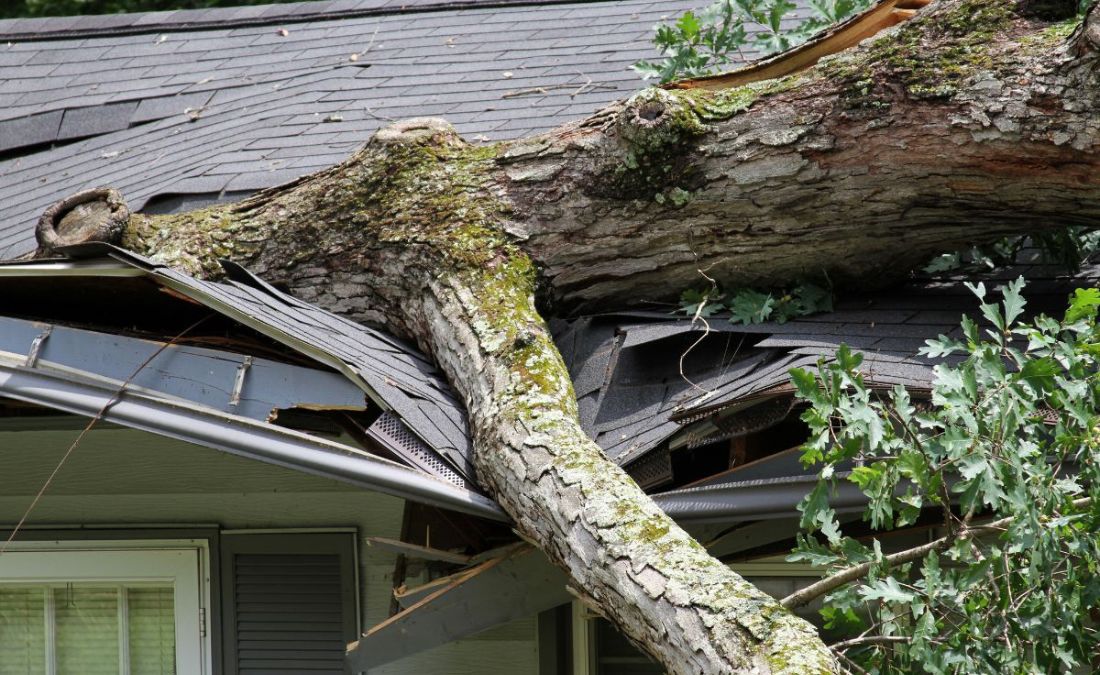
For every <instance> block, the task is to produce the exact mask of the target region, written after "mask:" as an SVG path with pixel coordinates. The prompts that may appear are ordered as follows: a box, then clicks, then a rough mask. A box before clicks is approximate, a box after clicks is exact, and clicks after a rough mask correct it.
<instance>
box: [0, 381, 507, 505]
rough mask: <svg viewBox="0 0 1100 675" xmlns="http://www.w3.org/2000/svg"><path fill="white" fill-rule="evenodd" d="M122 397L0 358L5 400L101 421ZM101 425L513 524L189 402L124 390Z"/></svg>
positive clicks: (387, 465)
mask: <svg viewBox="0 0 1100 675" xmlns="http://www.w3.org/2000/svg"><path fill="white" fill-rule="evenodd" d="M117 393H118V389H117V387H112V386H105V385H104V384H102V383H98V382H94V381H83V380H76V379H75V378H73V377H72V376H71V375H70V376H64V377H63V376H58V375H54V374H51V373H46V372H43V371H40V370H35V369H31V368H25V367H23V366H21V365H14V364H12V363H11V362H10V361H7V360H0V395H2V396H7V397H9V398H13V399H18V400H20V401H25V402H28V403H34V404H37V405H41V406H46V407H49V408H54V409H57V410H63V411H65V412H68V413H72V414H75V415H82V416H85V417H95V416H96V415H97V414H98V413H99V412H100V410H102V409H103V407H104V406H105V405H106V404H107V403H108V402H109V401H111V400H112V399H113V398H114V397H115V395H116V394H117ZM102 419H104V420H105V421H108V422H114V423H116V424H121V425H123V426H127V427H130V428H133V429H138V430H141V431H148V432H150V433H154V434H159V435H161V436H167V437H169V438H174V439H177V440H181V441H185V442H189V443H195V444H197V445H202V446H205V447H208V448H213V449H215V450H221V451H223V452H227V453H229V454H232V455H237V456H239V457H245V458H248V459H253V460H257V461H261V462H265V463H267V464H274V465H276V466H281V467H284V468H288V469H293V470H296V471H302V472H305V473H309V474H313V475H315V476H321V477H324V478H331V479H334V480H338V481H341V482H343V483H347V484H350V485H354V486H357V487H360V488H364V489H367V490H372V491H376V492H383V493H386V494H390V495H393V496H395V497H401V498H403V499H410V500H412V501H416V502H420V503H423V504H429V505H431V506H437V507H440V508H445V509H451V510H453V511H460V512H463V513H468V514H470V515H474V516H480V517H482V518H488V519H491V520H497V521H501V522H508V520H509V518H508V516H507V515H505V513H504V512H503V511H502V510H501V508H500V507H499V506H498V505H497V504H496V503H495V502H493V501H492V500H490V499H488V498H486V497H483V496H481V495H479V494H477V493H474V492H471V491H469V490H464V489H462V488H460V487H457V486H455V485H452V484H450V483H446V482H444V481H442V480H437V479H435V478H432V477H430V476H427V475H425V474H423V473H421V472H419V471H415V470H413V469H409V468H407V467H405V466H402V465H400V464H397V463H396V462H391V461H389V460H386V459H382V458H380V457H375V456H374V455H370V454H368V453H365V452H363V453H361V452H358V451H356V450H355V449H353V448H349V447H347V446H344V445H341V444H338V443H332V442H330V441H326V440H324V439H320V438H316V437H314V436H310V435H308V434H304V433H301V432H298V431H294V430H291V429H285V428H283V427H276V426H274V425H270V424H265V423H262V422H257V421H255V420H251V419H248V418H244V417H238V416H236V415H230V414H226V413H223V412H221V411H215V410H212V409H208V408H205V407H202V406H195V405H191V404H188V403H187V402H184V401H169V400H165V399H160V398H155V397H150V396H145V395H143V394H139V393H136V392H133V391H126V392H125V393H123V394H122V395H121V396H120V397H119V400H118V401H117V402H115V403H114V404H112V405H111V406H110V407H108V409H107V411H106V412H105V413H104V414H103V416H102Z"/></svg>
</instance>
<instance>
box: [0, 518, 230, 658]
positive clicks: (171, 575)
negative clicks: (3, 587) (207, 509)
mask: <svg viewBox="0 0 1100 675" xmlns="http://www.w3.org/2000/svg"><path fill="white" fill-rule="evenodd" d="M67 582H73V583H81V584H86V583H90V584H104V585H116V586H118V585H140V584H145V583H149V584H165V583H167V584H171V585H172V588H173V599H174V604H175V615H176V622H175V623H176V672H177V673H180V675H190V674H192V673H194V674H195V675H210V673H212V662H213V654H212V650H211V645H210V639H211V632H212V631H210V630H209V629H208V616H207V615H208V608H209V607H210V556H209V551H208V545H207V542H206V540H202V539H189V540H172V541H26V542H13V543H12V545H11V547H10V548H9V549H8V550H7V551H6V552H5V553H4V554H3V555H0V583H3V584H27V585H35V584H39V585H41V584H59V583H60V584H63V583H67ZM48 648H49V647H47V649H48Z"/></svg>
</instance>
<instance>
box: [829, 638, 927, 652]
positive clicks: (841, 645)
mask: <svg viewBox="0 0 1100 675" xmlns="http://www.w3.org/2000/svg"><path fill="white" fill-rule="evenodd" d="M912 641H913V639H912V638H910V637H908V636H905V635H864V636H861V637H857V638H852V639H851V640H844V641H842V642H834V643H833V644H831V645H829V649H832V650H833V651H842V650H845V649H851V648H852V647H862V646H863V645H874V644H882V643H890V642H912Z"/></svg>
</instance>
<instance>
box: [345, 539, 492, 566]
mask: <svg viewBox="0 0 1100 675" xmlns="http://www.w3.org/2000/svg"><path fill="white" fill-rule="evenodd" d="M367 545H368V546H374V547H376V548H380V549H382V550H385V551H390V552H393V553H398V554H401V555H406V556H408V557H410V558H416V559H417V560H435V561H438V562H448V563H454V564H455V565H468V564H470V561H471V557H470V556H468V555H463V554H462V553H454V552H452V551H443V550H441V549H438V548H430V547H428V546H420V545H418V544H410V543H408V542H404V541H398V540H397V539H387V538H386V537H367Z"/></svg>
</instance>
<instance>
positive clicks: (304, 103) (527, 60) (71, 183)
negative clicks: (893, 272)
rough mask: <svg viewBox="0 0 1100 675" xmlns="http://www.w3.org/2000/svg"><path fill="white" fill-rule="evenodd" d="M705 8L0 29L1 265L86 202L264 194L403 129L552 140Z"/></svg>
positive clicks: (501, 8)
mask: <svg viewBox="0 0 1100 675" xmlns="http://www.w3.org/2000/svg"><path fill="white" fill-rule="evenodd" d="M694 4H695V2H694V0H675V1H673V2H653V1H649V0H623V1H613V2H590V3H561V4H543V5H536V6H523V5H518V4H517V5H514V6H512V5H510V4H509V3H496V4H488V3H476V2H475V3H467V4H465V5H449V6H447V7H446V8H441V6H440V5H439V3H431V2H417V0H413V2H411V3H410V2H405V1H403V2H400V3H397V2H384V1H383V2H379V0H369V1H366V2H358V1H352V0H348V2H341V1H339V0H337V1H336V2H327V3H300V4H298V5H273V6H266V7H246V8H233V9H217V10H195V11H193V12H192V11H188V12H175V13H167V14H166V13H154V14H144V15H107V16H99V17H80V18H79V20H75V19H74V18H73V17H68V18H62V19H47V20H33V19H19V20H14V21H3V22H0V34H2V33H7V34H8V35H9V36H10V37H9V39H11V41H9V42H7V43H2V42H0V65H2V68H0V153H6V155H7V156H8V159H4V160H0V258H3V257H11V256H14V255H17V254H21V253H24V252H26V251H28V250H30V249H32V248H33V247H34V242H33V237H32V230H33V223H34V221H35V220H36V219H37V217H38V215H39V214H40V213H41V212H42V211H43V210H44V209H45V208H46V207H47V206H48V205H49V204H50V203H52V202H54V201H56V200H57V199H60V198H61V197H63V196H65V195H68V194H70V193H73V192H76V191H78V190H81V189H85V188H89V187H95V186H100V185H110V186H113V187H115V188H117V189H119V190H120V191H121V192H122V193H123V195H125V197H126V198H127V200H128V201H129V202H130V205H131V207H132V208H134V209H141V208H143V207H146V206H147V205H149V206H151V207H155V205H156V203H157V202H158V201H160V200H165V199H171V197H172V196H173V195H194V194H204V195H214V196H217V195H220V194H221V193H222V192H223V191H227V192H248V191H253V190H257V189H261V188H265V187H271V186H273V185H277V184H279V183H283V182H286V181H289V180H292V179H294V178H296V177H298V176H301V175H303V174H306V173H309V172H312V171H315V170H318V169H321V168H323V167H327V166H331V165H332V164H335V163H337V162H339V161H340V160H342V159H344V158H345V157H347V155H348V154H349V153H350V152H351V151H352V150H354V149H355V148H356V147H358V146H359V145H361V144H362V143H363V142H364V141H365V140H366V139H367V138H369V137H370V135H371V134H372V133H373V132H374V131H375V130H376V129H378V128H379V127H380V126H383V125H385V124H387V123H388V122H390V121H391V120H396V119H401V118H408V117H420V116H438V117H444V118H446V119H447V120H448V121H450V122H451V123H453V124H454V125H455V127H456V128H457V129H458V131H459V132H460V133H461V134H463V135H464V136H465V137H466V138H467V139H468V140H475V141H476V140H498V139H506V138H516V137H521V136H525V135H529V134H533V133H538V132H542V131H546V130H548V129H550V128H552V127H554V126H556V125H559V124H561V123H564V122H566V121H569V120H571V119H577V118H581V117H583V116H585V115H587V114H590V113H591V112H593V111H594V110H596V109H598V108H599V107H601V106H603V105H605V104H607V103H609V102H610V101H613V100H616V99H619V98H622V97H624V96H626V95H628V94H629V93H631V92H632V91H634V90H635V89H637V88H639V87H640V86H641V85H642V81H641V80H640V79H639V77H638V75H637V74H636V73H634V72H633V71H632V70H630V67H629V66H630V64H631V63H633V62H635V61H636V60H638V59H639V58H644V57H651V56H653V47H652V45H651V43H650V38H651V34H652V26H653V24H654V23H656V22H658V21H659V20H661V18H662V17H665V16H675V15H676V14H678V13H680V12H682V11H684V10H686V9H689V8H691V7H692V6H694ZM400 7H404V9H401V8H400ZM368 10H369V11H368ZM410 10H417V11H410ZM326 11H327V12H328V13H327V14H326V13H325V12H326ZM364 12H365V14H364ZM257 17H260V18H264V17H266V19H265V20H271V21H274V22H275V23H277V25H275V23H271V22H268V23H257V22H256V21H257ZM124 29H125V32H123V33H122V34H120V33H119V31H122V30H124ZM17 35H18V36H20V37H19V38H18V39H14V38H15V36H17ZM81 139H83V140H81ZM0 156H3V155H2V154H0ZM150 202H152V204H150Z"/></svg>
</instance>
